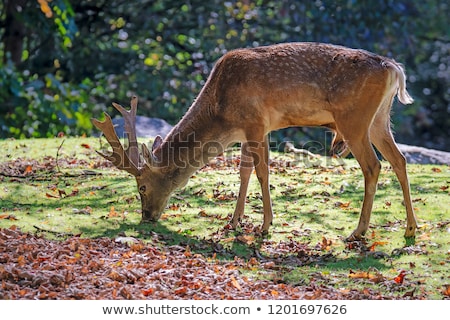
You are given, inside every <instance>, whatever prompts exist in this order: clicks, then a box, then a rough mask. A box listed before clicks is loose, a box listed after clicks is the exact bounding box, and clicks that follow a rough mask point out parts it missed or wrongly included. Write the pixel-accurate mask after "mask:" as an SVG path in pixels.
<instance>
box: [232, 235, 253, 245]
mask: <svg viewBox="0 0 450 320" xmlns="http://www.w3.org/2000/svg"><path fill="white" fill-rule="evenodd" d="M236 240H238V241H239V242H242V243H244V244H246V245H251V244H252V243H253V242H255V236H253V235H239V236H237V237H236Z"/></svg>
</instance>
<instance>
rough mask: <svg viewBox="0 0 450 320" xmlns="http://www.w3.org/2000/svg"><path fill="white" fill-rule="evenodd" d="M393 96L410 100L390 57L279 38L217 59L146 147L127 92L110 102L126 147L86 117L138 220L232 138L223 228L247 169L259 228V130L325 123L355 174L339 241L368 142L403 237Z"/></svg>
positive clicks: (240, 209) (370, 177)
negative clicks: (236, 168) (237, 160)
mask: <svg viewBox="0 0 450 320" xmlns="http://www.w3.org/2000/svg"><path fill="white" fill-rule="evenodd" d="M396 95H397V97H398V100H400V102H402V103H403V104H409V103H412V102H413V99H412V98H411V97H410V96H409V94H408V92H407V91H406V80H405V74H404V71H403V68H402V66H401V65H400V64H399V63H397V62H395V61H394V60H392V59H388V58H385V57H381V56H379V55H376V54H373V53H370V52H367V51H364V50H356V49H349V48H345V47H342V46H336V45H330V44H321V43H284V44H276V45H271V46H264V47H257V48H251V49H238V50H234V51H230V52H228V53H227V54H225V55H224V56H223V57H222V58H220V59H219V60H218V61H217V63H216V65H215V66H214V68H213V70H212V72H211V74H210V76H209V77H208V79H207V81H206V83H205V85H204V87H203V88H202V90H201V91H200V93H199V95H198V97H197V98H196V100H195V101H194V102H193V104H192V105H191V107H190V108H189V110H188V111H187V113H186V114H185V115H184V117H183V118H182V119H181V121H180V122H179V123H178V124H177V125H176V126H175V127H174V128H173V129H172V131H171V132H170V133H169V134H168V135H167V136H166V137H165V138H164V140H163V139H162V138H161V137H160V136H157V137H156V138H155V140H154V143H153V146H152V148H151V149H152V150H149V149H148V148H147V147H146V146H145V144H142V148H141V150H140V149H139V147H138V143H137V140H136V133H135V117H136V108H137V98H136V97H133V98H132V100H131V110H130V111H127V110H125V109H124V108H123V107H121V106H120V105H118V104H115V103H113V105H114V107H115V108H116V109H117V110H118V111H119V112H120V113H121V114H122V116H123V117H124V119H125V132H127V135H128V148H127V149H124V147H123V146H122V144H121V143H120V141H119V138H118V137H117V135H116V133H115V130H114V128H113V125H112V122H111V118H110V117H109V116H108V115H107V114H106V120H104V121H98V120H96V119H92V122H93V124H94V125H95V126H96V127H97V128H98V129H99V130H101V131H102V132H103V134H104V135H105V137H106V139H107V140H108V142H109V144H110V145H111V147H112V154H103V153H101V154H102V155H103V156H104V157H105V158H106V159H109V160H111V162H112V163H113V164H114V165H115V166H116V167H117V168H119V169H122V170H125V171H127V172H129V173H131V174H132V175H133V176H135V178H136V181H137V185H138V190H139V193H140V198H141V203H142V220H143V221H156V220H158V218H159V217H160V216H161V213H162V212H163V210H164V209H165V207H166V205H167V202H168V200H169V198H170V195H171V193H172V192H173V190H175V189H176V188H180V187H182V186H184V185H185V184H186V183H187V181H188V179H189V178H190V177H191V175H192V174H193V173H194V172H195V171H196V170H197V169H198V168H200V167H202V166H203V165H204V164H205V163H207V162H208V161H209V159H211V158H212V157H215V156H217V155H218V154H220V153H222V152H223V151H224V149H225V148H226V147H228V146H229V145H231V144H233V143H236V142H241V143H242V144H241V164H240V179H241V184H240V189H239V197H238V200H237V204H236V209H235V211H234V214H233V217H232V220H231V225H232V226H233V227H236V226H237V225H238V223H239V221H240V219H241V218H242V216H243V213H244V205H245V198H246V193H247V187H248V183H249V179H250V175H251V172H252V171H253V167H254V168H255V171H256V175H257V177H258V180H259V183H260V185H261V189H262V201H263V210H264V221H263V224H262V231H263V232H267V231H268V229H269V226H270V225H271V224H272V217H273V213H272V203H271V199H270V191H269V190H270V189H269V169H268V161H269V146H268V138H267V136H268V133H269V132H271V131H272V130H277V129H280V128H286V127H291V126H324V127H328V128H330V129H332V130H334V131H335V132H336V136H335V139H334V141H333V144H334V145H337V144H342V143H343V142H345V146H346V147H347V148H348V149H349V150H351V152H352V154H353V156H354V157H355V158H356V159H357V161H358V162H359V164H360V167H361V169H362V172H363V175H364V182H365V191H364V200H363V205H362V209H361V216H360V220H359V224H358V226H357V228H356V229H355V230H354V231H353V233H352V234H351V235H350V237H349V239H350V240H352V239H360V238H361V237H362V236H363V235H364V233H365V232H366V231H367V229H368V227H369V219H370V215H371V211H372V204H373V200H374V195H375V191H376V189H377V180H378V175H379V172H380V167H381V165H380V162H379V160H378V158H377V156H376V153H375V151H374V149H373V147H372V144H373V145H375V147H376V148H377V149H378V151H379V152H381V154H382V155H383V157H384V158H385V159H386V160H388V161H389V162H390V164H391V165H392V168H393V170H394V171H395V173H396V175H397V178H398V180H399V181H400V185H401V188H402V190H403V197H404V204H405V206H406V217H407V219H406V233H405V237H408V238H409V237H414V235H415V231H416V228H417V222H416V217H415V214H414V211H413V207H412V203H411V196H410V187H409V182H408V177H407V173H406V160H405V157H404V156H403V155H402V153H401V152H400V151H399V149H398V147H397V145H396V143H395V141H394V138H393V135H392V132H391V129H390V111H391V106H392V102H393V100H394V97H395V96H396Z"/></svg>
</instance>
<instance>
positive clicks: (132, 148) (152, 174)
mask: <svg viewBox="0 0 450 320" xmlns="http://www.w3.org/2000/svg"><path fill="white" fill-rule="evenodd" d="M137 102H138V99H137V97H132V98H131V109H130V110H126V109H125V108H123V107H122V106H121V105H119V104H117V103H113V106H114V107H115V108H116V109H117V110H118V111H119V112H120V113H121V114H122V116H123V118H124V122H125V125H124V131H125V133H126V135H127V139H128V147H127V148H124V146H123V145H122V143H121V142H120V140H119V137H118V136H117V133H116V131H115V129H114V125H113V123H112V120H111V117H110V116H109V115H108V114H107V113H105V120H104V121H99V120H97V119H91V121H92V123H93V124H94V126H95V127H97V128H98V129H99V130H100V131H102V132H103V135H104V136H105V138H106V140H107V141H108V143H109V144H110V146H111V148H112V152H110V153H103V152H99V151H97V152H98V153H99V154H100V155H101V156H103V157H104V158H105V159H107V160H109V161H111V162H112V163H113V164H114V165H115V166H116V167H117V168H118V169H121V170H124V171H127V172H128V173H130V174H132V175H133V176H134V177H135V178H136V182H137V187H138V191H139V194H140V198H141V204H142V221H157V220H158V219H159V217H160V216H161V214H162V212H163V211H164V209H165V207H166V205H167V202H168V200H169V198H170V194H171V193H172V191H173V190H174V189H175V187H176V185H175V183H174V181H175V180H173V179H171V175H172V174H173V173H172V172H171V171H172V170H171V169H170V168H169V167H167V166H163V165H162V164H161V161H160V159H159V157H158V155H157V154H158V152H157V151H158V150H159V149H160V147H161V144H162V138H161V137H160V136H157V137H156V138H155V141H154V143H153V146H152V148H151V151H150V150H149V148H147V146H146V145H145V144H141V145H140V146H141V148H140V147H139V144H138V142H137V139H136V110H137Z"/></svg>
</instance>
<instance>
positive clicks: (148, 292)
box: [141, 288, 155, 297]
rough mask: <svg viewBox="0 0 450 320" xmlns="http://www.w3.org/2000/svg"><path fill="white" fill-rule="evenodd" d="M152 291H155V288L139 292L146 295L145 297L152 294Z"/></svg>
mask: <svg viewBox="0 0 450 320" xmlns="http://www.w3.org/2000/svg"><path fill="white" fill-rule="evenodd" d="M153 292H155V289H154V288H149V289H144V290H141V293H142V294H143V295H144V296H146V297H148V296H150V295H152V294H153Z"/></svg>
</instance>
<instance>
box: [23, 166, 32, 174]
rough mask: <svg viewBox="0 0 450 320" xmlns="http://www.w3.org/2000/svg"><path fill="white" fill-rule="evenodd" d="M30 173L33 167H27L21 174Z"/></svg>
mask: <svg viewBox="0 0 450 320" xmlns="http://www.w3.org/2000/svg"><path fill="white" fill-rule="evenodd" d="M32 172H33V166H31V165H27V166H26V168H25V170H24V172H23V173H24V174H28V173H32Z"/></svg>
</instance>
